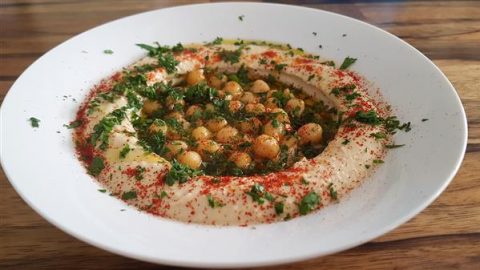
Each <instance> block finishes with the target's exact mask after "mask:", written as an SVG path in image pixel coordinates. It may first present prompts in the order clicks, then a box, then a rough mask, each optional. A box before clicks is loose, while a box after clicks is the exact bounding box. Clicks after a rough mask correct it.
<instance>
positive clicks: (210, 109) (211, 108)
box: [205, 103, 215, 112]
mask: <svg viewBox="0 0 480 270" xmlns="http://www.w3.org/2000/svg"><path fill="white" fill-rule="evenodd" d="M205 111H206V112H214V111H215V106H213V104H212V103H207V105H205Z"/></svg>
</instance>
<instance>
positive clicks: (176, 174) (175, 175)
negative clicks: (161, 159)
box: [165, 160, 202, 186]
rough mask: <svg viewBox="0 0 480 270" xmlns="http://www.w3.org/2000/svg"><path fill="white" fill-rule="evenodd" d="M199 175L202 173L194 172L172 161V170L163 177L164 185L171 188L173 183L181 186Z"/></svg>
mask: <svg viewBox="0 0 480 270" xmlns="http://www.w3.org/2000/svg"><path fill="white" fill-rule="evenodd" d="M200 174H202V171H200V170H194V169H192V168H190V167H188V166H185V165H183V164H181V163H179V162H177V161H176V160H173V162H172V168H171V169H170V171H169V172H168V173H167V176H166V177H165V183H166V184H167V185H169V186H173V184H175V182H178V183H179V184H183V183H185V182H187V181H188V180H189V179H190V178H192V177H193V176H196V175H200Z"/></svg>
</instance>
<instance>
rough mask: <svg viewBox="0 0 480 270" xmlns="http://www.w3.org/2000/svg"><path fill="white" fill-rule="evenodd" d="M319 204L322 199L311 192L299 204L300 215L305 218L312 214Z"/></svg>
mask: <svg viewBox="0 0 480 270" xmlns="http://www.w3.org/2000/svg"><path fill="white" fill-rule="evenodd" d="M319 203H320V197H319V196H318V195H317V193H315V192H314V191H311V192H310V193H308V194H307V195H305V197H303V199H302V200H301V201H300V204H298V210H299V212H300V215H302V216H303V215H306V214H308V213H310V212H312V211H313V210H315V208H317V206H318V205H319Z"/></svg>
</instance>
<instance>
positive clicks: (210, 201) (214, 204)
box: [207, 195, 225, 208]
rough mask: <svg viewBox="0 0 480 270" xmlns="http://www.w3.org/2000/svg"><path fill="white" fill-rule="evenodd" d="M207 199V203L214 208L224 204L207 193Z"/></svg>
mask: <svg viewBox="0 0 480 270" xmlns="http://www.w3.org/2000/svg"><path fill="white" fill-rule="evenodd" d="M207 200H208V205H209V206H210V207H211V208H216V207H222V206H225V204H224V203H222V202H220V201H218V200H216V199H215V198H213V197H212V195H207Z"/></svg>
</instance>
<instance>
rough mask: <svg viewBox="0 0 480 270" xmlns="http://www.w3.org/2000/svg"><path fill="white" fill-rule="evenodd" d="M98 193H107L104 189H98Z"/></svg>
mask: <svg viewBox="0 0 480 270" xmlns="http://www.w3.org/2000/svg"><path fill="white" fill-rule="evenodd" d="M98 191H99V192H101V193H105V192H107V190H106V189H99V190H98Z"/></svg>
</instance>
